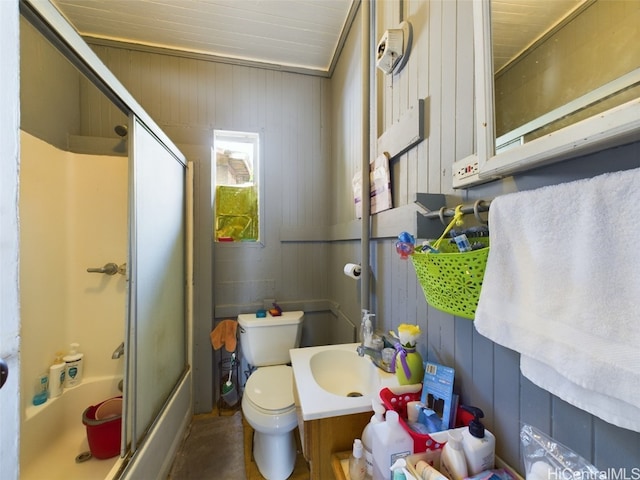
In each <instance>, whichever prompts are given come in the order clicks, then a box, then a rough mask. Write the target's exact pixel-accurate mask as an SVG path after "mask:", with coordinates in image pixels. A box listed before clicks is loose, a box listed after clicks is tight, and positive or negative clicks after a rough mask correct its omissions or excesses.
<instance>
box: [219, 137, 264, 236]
mask: <svg viewBox="0 0 640 480" xmlns="http://www.w3.org/2000/svg"><path fill="white" fill-rule="evenodd" d="M258 147H259V135H258V134H257V133H251V132H232V131H227V130H215V131H214V132H213V150H214V152H215V157H216V168H215V171H214V172H213V175H214V176H215V178H214V182H213V183H214V185H215V198H216V202H215V222H214V229H215V231H214V236H215V239H216V241H218V242H242V241H245V242H247V241H248V242H256V241H258V240H259V238H260V231H259V230H260V229H259V227H260V218H259V208H258V207H259V198H260V189H259V183H258V178H259V175H258V172H259V169H258V167H259V162H258V159H259V155H258V152H259V148H258Z"/></svg>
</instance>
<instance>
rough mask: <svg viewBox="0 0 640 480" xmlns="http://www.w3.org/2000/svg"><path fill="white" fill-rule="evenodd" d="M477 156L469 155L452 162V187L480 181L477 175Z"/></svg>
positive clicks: (460, 186)
mask: <svg viewBox="0 0 640 480" xmlns="http://www.w3.org/2000/svg"><path fill="white" fill-rule="evenodd" d="M478 170H479V167H478V157H477V156H475V155H470V156H468V157H467V158H463V159H462V160H458V161H457V162H454V163H453V181H452V183H453V188H462V187H466V186H468V185H475V184H478V183H481V180H480V177H479V176H478Z"/></svg>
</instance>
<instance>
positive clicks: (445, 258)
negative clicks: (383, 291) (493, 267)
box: [411, 237, 489, 320]
mask: <svg viewBox="0 0 640 480" xmlns="http://www.w3.org/2000/svg"><path fill="white" fill-rule="evenodd" d="M473 241H474V242H482V243H484V244H485V245H486V247H485V248H481V249H479V250H473V251H471V252H465V253H460V252H459V251H458V247H457V246H456V245H455V244H453V245H451V244H449V243H448V242H442V244H441V245H440V246H439V247H438V249H439V250H440V253H429V252H415V253H414V254H413V255H411V261H412V262H413V266H414V268H415V270H416V275H417V277H418V281H419V282H420V286H421V287H422V291H423V292H424V296H425V298H426V299H427V303H428V304H429V305H431V306H432V307H434V308H437V309H438V310H442V311H443V312H447V313H450V314H452V315H456V316H458V317H464V318H468V319H471V320H473V318H474V317H475V314H476V307H477V306H478V299H479V298H480V290H481V288H482V280H483V278H484V270H485V268H486V266H487V257H488V256H489V238H488V237H481V238H474V239H473Z"/></svg>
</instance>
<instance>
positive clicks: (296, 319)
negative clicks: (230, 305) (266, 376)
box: [238, 311, 304, 367]
mask: <svg viewBox="0 0 640 480" xmlns="http://www.w3.org/2000/svg"><path fill="white" fill-rule="evenodd" d="M303 319H304V312H302V311H295V312H282V315H281V316H278V317H272V316H271V314H269V313H268V312H267V316H266V317H264V318H258V317H256V315H255V313H246V314H241V315H238V325H239V326H240V346H241V347H242V355H243V357H244V359H245V361H246V362H247V363H248V364H249V365H253V366H254V367H265V366H268V365H285V364H287V363H289V362H291V357H290V356H289V349H291V348H297V347H299V346H300V337H301V336H302V320H303Z"/></svg>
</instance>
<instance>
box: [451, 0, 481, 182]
mask: <svg viewBox="0 0 640 480" xmlns="http://www.w3.org/2000/svg"><path fill="white" fill-rule="evenodd" d="M456 31H457V35H458V41H457V42H456V76H455V82H456V105H455V118H456V137H455V142H456V144H455V157H454V160H460V159H462V158H465V157H467V156H469V155H471V154H472V153H473V152H474V151H475V148H474V145H475V142H474V138H475V105H474V98H475V95H474V82H473V79H474V75H475V74H474V63H473V62H474V61H473V59H474V54H473V5H472V2H458V10H457V28H456ZM447 172H448V180H445V185H444V186H446V187H447V188H446V189H445V190H444V191H445V192H450V193H451V192H452V191H453V188H452V187H451V181H450V180H451V179H452V177H451V175H452V172H451V168H447Z"/></svg>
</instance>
